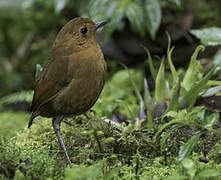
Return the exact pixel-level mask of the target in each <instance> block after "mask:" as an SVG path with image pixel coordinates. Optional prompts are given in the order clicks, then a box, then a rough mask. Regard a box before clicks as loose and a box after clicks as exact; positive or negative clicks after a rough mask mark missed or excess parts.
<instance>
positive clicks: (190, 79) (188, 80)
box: [182, 45, 205, 91]
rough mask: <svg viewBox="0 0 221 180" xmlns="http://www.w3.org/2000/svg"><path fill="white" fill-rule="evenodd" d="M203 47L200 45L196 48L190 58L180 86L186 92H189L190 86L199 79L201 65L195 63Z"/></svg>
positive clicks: (197, 62)
mask: <svg viewBox="0 0 221 180" xmlns="http://www.w3.org/2000/svg"><path fill="white" fill-rule="evenodd" d="M204 50H205V47H204V46H202V45H200V46H198V47H197V48H196V50H195V52H194V53H193V55H192V56H191V60H190V64H189V66H188V69H187V71H186V73H185V76H184V78H183V82H182V86H183V87H184V88H185V90H186V91H189V90H190V88H191V87H192V85H193V84H194V83H195V82H197V81H198V80H199V79H201V75H202V73H201V72H202V65H201V64H200V62H199V61H197V56H198V54H199V52H200V51H204Z"/></svg>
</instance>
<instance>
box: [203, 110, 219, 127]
mask: <svg viewBox="0 0 221 180" xmlns="http://www.w3.org/2000/svg"><path fill="white" fill-rule="evenodd" d="M218 119H219V113H213V114H210V115H209V116H207V117H206V118H205V119H204V121H203V122H202V126H203V127H204V128H212V126H213V125H214V124H215V122H216V121H217V120H218Z"/></svg>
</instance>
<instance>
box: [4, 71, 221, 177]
mask: <svg viewBox="0 0 221 180" xmlns="http://www.w3.org/2000/svg"><path fill="white" fill-rule="evenodd" d="M131 74H133V78H134V79H135V81H136V82H139V83H138V84H142V78H141V77H142V76H141V73H139V72H137V71H133V72H132V73H131ZM122 86H123V89H122ZM138 88H140V87H138ZM116 99H118V101H116ZM124 99H126V100H127V101H124ZM94 109H95V111H96V113H93V112H91V113H88V114H87V115H88V118H86V117H84V116H77V117H73V118H66V119H64V120H63V122H62V125H61V134H62V137H63V139H64V142H65V144H66V147H67V149H68V153H69V156H70V159H71V161H72V164H71V165H67V164H66V161H65V158H64V156H63V153H62V151H61V150H60V147H59V144H58V142H57V138H56V135H55V133H54V131H53V128H52V122H51V119H48V118H42V117H40V118H38V119H36V120H35V121H34V123H33V125H32V127H31V128H30V129H28V128H27V123H28V121H29V114H28V113H25V112H12V111H3V112H1V113H0V122H1V124H0V129H1V131H0V137H1V141H0V179H16V180H23V179H27V180H29V179H42V180H43V179H66V180H72V179H79V180H86V179H154V180H158V179H159V180H160V179H166V178H167V177H169V178H170V179H189V178H191V173H192V172H194V173H195V174H199V175H198V177H196V178H195V179H197V178H200V179H212V178H213V177H212V175H211V174H212V173H214V172H216V173H217V172H221V165H220V164H218V163H220V154H221V153H220V152H219V150H220V147H219V146H220V144H219V141H220V137H218V136H217V135H216V136H215V135H214V134H212V133H205V134H204V138H201V139H200V141H199V143H198V146H196V147H195V148H194V152H195V154H193V155H191V157H190V158H191V159H192V160H191V163H189V164H193V165H192V168H191V171H190V172H189V170H187V169H186V168H184V167H183V165H182V163H181V162H179V161H178V160H177V155H178V151H179V149H180V146H181V145H182V144H183V143H185V142H186V141H187V140H188V139H189V138H190V137H191V136H193V134H194V133H195V132H196V131H197V129H194V127H192V128H191V127H183V128H180V129H177V130H176V131H174V132H173V133H172V134H170V138H169V139H168V141H167V142H166V143H165V145H164V146H163V148H161V147H160V143H159V142H158V141H157V142H155V141H154V140H153V136H154V134H155V133H156V131H157V129H158V128H159V127H160V124H162V122H160V121H156V122H154V127H153V130H152V131H147V130H146V128H145V127H144V128H141V127H140V128H136V123H135V120H134V119H135V117H136V116H137V115H138V112H139V102H138V100H137V98H136V96H135V95H134V92H133V88H132V87H131V84H130V83H129V78H128V73H127V72H125V71H120V72H119V73H117V74H115V75H114V76H113V78H112V79H111V81H109V82H107V83H106V86H105V88H104V91H103V93H102V95H101V97H100V99H99V100H98V102H97V104H96V105H95V106H94ZM119 111H120V112H121V113H122V114H124V115H126V116H127V118H128V119H130V122H131V123H129V124H127V125H126V124H124V123H122V124H121V125H120V126H119V127H117V126H115V125H113V124H110V123H108V122H106V121H105V119H106V118H107V117H110V116H111V115H113V114H114V113H115V112H119ZM218 125H219V127H220V124H218ZM164 132H167V129H165V131H164ZM209 142H210V143H209ZM215 142H217V145H216V146H215V148H213V146H214V143H215ZM211 148H212V150H213V149H214V151H213V153H211V156H210V160H209V162H208V163H204V162H200V161H199V158H201V157H205V156H207V154H208V152H209V151H210V150H211ZM208 169H214V170H215V171H210V172H209V173H208V172H207V171H206V170H208ZM204 170H205V171H204ZM200 173H201V174H200ZM203 173H204V175H202V174H203ZM208 174H209V176H208ZM218 175H219V176H218ZM218 175H217V174H216V176H215V177H214V179H217V178H218V179H221V176H220V174H218ZM207 176H208V178H206V177H207Z"/></svg>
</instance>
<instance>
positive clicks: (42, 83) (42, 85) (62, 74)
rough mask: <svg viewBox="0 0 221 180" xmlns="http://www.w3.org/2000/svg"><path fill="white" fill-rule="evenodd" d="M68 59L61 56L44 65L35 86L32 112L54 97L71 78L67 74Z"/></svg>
mask: <svg viewBox="0 0 221 180" xmlns="http://www.w3.org/2000/svg"><path fill="white" fill-rule="evenodd" d="M67 70H68V59H67V58H66V57H59V60H57V58H56V59H52V60H50V61H49V63H48V64H47V65H46V66H45V67H44V69H43V71H42V73H41V75H40V77H39V79H38V81H37V82H36V85H35V88H34V97H33V100H32V105H31V112H35V111H36V110H37V109H38V108H39V107H40V106H41V105H43V104H45V103H46V102H48V101H50V100H51V99H53V98H54V97H55V96H56V95H57V94H58V92H59V91H60V90H61V89H62V88H63V87H64V86H65V85H67V84H68V83H69V81H70V80H71V79H70V78H69V77H68V75H67Z"/></svg>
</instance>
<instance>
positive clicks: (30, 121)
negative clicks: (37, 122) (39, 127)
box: [28, 111, 39, 128]
mask: <svg viewBox="0 0 221 180" xmlns="http://www.w3.org/2000/svg"><path fill="white" fill-rule="evenodd" d="M38 115H39V113H38V112H37V111H34V112H33V111H32V112H31V117H30V120H29V123H28V128H30V127H31V125H32V122H33V120H34V118H36V117H37V116H38Z"/></svg>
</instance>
